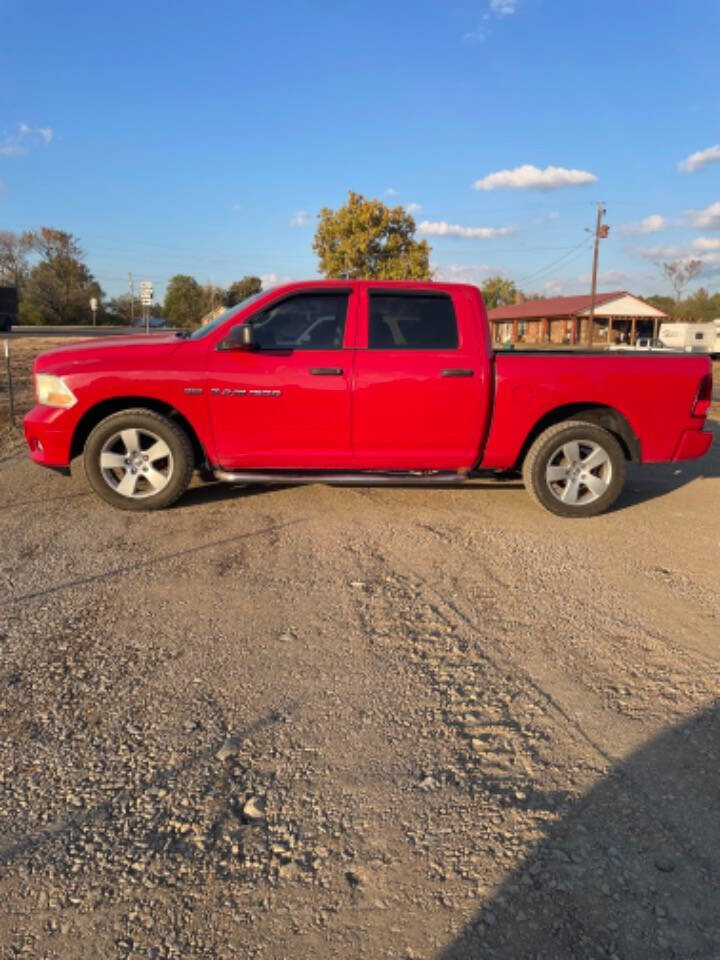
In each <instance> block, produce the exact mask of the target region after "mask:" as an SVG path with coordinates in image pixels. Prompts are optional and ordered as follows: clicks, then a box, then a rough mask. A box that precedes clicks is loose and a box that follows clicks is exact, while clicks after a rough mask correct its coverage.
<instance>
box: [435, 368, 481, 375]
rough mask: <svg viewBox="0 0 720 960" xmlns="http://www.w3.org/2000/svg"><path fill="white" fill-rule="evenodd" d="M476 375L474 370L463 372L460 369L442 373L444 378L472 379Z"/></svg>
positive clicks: (451, 369)
mask: <svg viewBox="0 0 720 960" xmlns="http://www.w3.org/2000/svg"><path fill="white" fill-rule="evenodd" d="M474 375H475V371H474V370H463V369H461V368H459V367H450V369H449V370H443V371H442V373H441V376H442V377H472V376H474Z"/></svg>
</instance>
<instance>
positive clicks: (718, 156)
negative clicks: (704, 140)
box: [678, 144, 720, 173]
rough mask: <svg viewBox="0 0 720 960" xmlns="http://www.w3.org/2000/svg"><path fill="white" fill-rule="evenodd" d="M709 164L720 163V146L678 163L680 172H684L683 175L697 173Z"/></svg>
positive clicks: (694, 154)
mask: <svg viewBox="0 0 720 960" xmlns="http://www.w3.org/2000/svg"><path fill="white" fill-rule="evenodd" d="M709 163H720V144H715V146H714V147H707V148H706V149H705V150H698V151H697V152H696V153H691V154H690V156H689V157H685V159H684V160H681V161H680V163H678V170H682V172H683V173H695V171H696V170H700V169H701V168H702V167H706V166H707V165H708V164H709Z"/></svg>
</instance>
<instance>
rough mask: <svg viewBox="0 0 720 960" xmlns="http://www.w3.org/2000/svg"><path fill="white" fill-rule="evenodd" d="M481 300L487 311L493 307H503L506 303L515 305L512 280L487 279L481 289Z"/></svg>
mask: <svg viewBox="0 0 720 960" xmlns="http://www.w3.org/2000/svg"><path fill="white" fill-rule="evenodd" d="M482 292H483V300H484V301H485V306H486V307H487V309H488V310H494V309H495V307H504V306H505V305H506V304H508V303H515V298H516V297H517V293H518V291H517V288H516V286H515V284H514V283H513V281H512V280H507V279H506V278H505V277H501V276H494V277H488V278H487V280H486V281H485V283H484V284H483V288H482Z"/></svg>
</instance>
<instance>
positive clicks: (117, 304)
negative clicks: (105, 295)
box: [105, 293, 152, 326]
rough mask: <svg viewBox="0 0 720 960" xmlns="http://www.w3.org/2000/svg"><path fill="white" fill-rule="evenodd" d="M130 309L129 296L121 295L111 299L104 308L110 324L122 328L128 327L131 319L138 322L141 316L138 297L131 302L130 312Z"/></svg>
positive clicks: (126, 294)
mask: <svg viewBox="0 0 720 960" xmlns="http://www.w3.org/2000/svg"><path fill="white" fill-rule="evenodd" d="M130 308H131V302H130V294H129V293H121V294H120V296H119V297H113V298H112V300H110V301H109V302H108V304H107V306H106V307H105V312H106V315H107V319H108V320H109V322H110V323H118V324H121V325H122V326H129V325H130V320H131V318H132V319H134V320H136V321H139V320H140V318H141V317H142V315H143V312H142V311H143V308H142V304H141V303H140V297H135V299H134V300H133V302H132V310H131V309H130ZM151 312H152V309H151Z"/></svg>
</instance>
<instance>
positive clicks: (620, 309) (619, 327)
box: [488, 290, 669, 345]
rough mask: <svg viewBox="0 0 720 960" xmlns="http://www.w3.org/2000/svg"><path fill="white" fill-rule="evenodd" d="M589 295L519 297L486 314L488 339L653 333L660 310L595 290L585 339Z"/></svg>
mask: <svg viewBox="0 0 720 960" xmlns="http://www.w3.org/2000/svg"><path fill="white" fill-rule="evenodd" d="M589 313H590V294H589V293H585V294H582V295H578V296H575V297H550V298H549V299H547V300H525V299H523V298H522V294H520V295H519V298H518V302H516V303H512V304H510V305H509V306H506V307H496V308H495V309H494V310H490V311H489V312H488V317H489V320H490V324H491V327H492V332H493V343H495V344H502V343H556V344H563V343H564V344H576V343H578V344H579V343H582V344H585V343H594V344H598V345H600V344H610V343H618V342H625V343H634V342H635V340H636V339H637V338H638V337H650V336H652V337H657V334H658V329H659V326H660V324H661V323H662V321H663V320H668V319H669V317H668V315H667V314H666V313H663V312H662V310H658V309H657V307H653V306H652V305H651V304H649V303H646V302H645V301H644V300H642V299H640V297H636V296H635V295H634V294H632V293H628V292H627V291H626V290H618V291H615V292H614V293H598V294H597V296H596V297H595V320H594V322H593V329H592V331H591V338H590V339H588V324H589V322H590V320H589Z"/></svg>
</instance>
